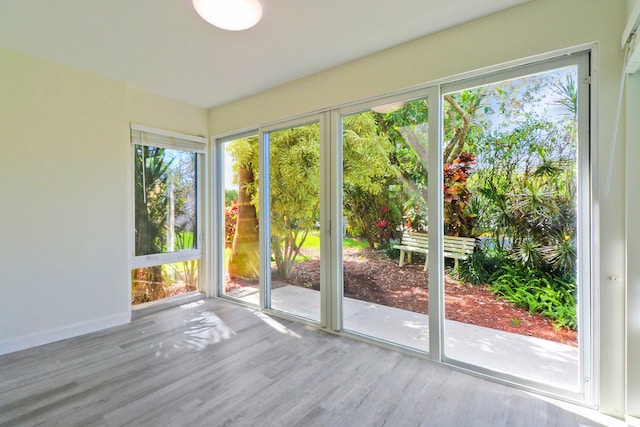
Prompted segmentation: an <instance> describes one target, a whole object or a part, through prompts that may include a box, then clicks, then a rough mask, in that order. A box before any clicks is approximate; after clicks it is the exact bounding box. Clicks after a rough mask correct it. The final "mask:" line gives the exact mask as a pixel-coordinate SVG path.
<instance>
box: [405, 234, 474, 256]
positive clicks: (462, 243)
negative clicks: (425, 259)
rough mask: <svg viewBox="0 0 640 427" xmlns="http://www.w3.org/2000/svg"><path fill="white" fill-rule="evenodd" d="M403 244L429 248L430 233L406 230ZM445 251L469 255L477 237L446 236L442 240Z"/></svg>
mask: <svg viewBox="0 0 640 427" xmlns="http://www.w3.org/2000/svg"><path fill="white" fill-rule="evenodd" d="M401 244H402V245H405V246H412V247H415V248H422V249H429V235H428V234H427V233H418V232H415V231H405V232H404V233H402V242H401ZM442 244H443V246H444V251H445V252H453V253H457V254H466V255H469V254H471V253H473V248H474V247H475V244H476V239H475V238H473V237H456V236H444V241H443V242H442Z"/></svg>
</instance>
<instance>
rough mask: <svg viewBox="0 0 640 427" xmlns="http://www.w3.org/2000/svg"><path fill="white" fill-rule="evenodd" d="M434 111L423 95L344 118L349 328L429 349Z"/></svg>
mask: <svg viewBox="0 0 640 427" xmlns="http://www.w3.org/2000/svg"><path fill="white" fill-rule="evenodd" d="M428 112H429V105H428V100H427V99H417V100H413V101H406V102H397V103H393V104H385V105H380V106H377V107H374V108H373V109H371V110H368V111H364V112H361V113H357V114H352V115H349V116H343V118H342V153H343V164H342V182H343V184H342V201H343V206H342V214H343V218H344V228H343V238H342V242H343V243H342V247H343V252H342V264H343V291H344V299H343V302H342V305H343V325H344V329H346V330H349V331H353V332H356V333H359V334H363V335H368V336H372V337H375V338H377V339H380V340H384V341H390V342H393V343H396V344H399V345H402V346H406V347H410V348H415V349H418V350H423V351H428V349H429V342H428V338H429V334H428V291H429V272H428V271H427V267H426V262H427V256H426V255H427V253H428V250H427V248H428V246H427V239H428V237H427V192H428V186H427V181H428V180H427V178H428V173H427V161H428V156H427V152H428V144H427V136H428V115H429V114H428ZM399 278H401V279H400V280H398V279H399Z"/></svg>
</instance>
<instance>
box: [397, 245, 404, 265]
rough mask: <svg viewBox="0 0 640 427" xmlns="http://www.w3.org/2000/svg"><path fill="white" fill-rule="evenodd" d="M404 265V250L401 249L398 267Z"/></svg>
mask: <svg viewBox="0 0 640 427" xmlns="http://www.w3.org/2000/svg"><path fill="white" fill-rule="evenodd" d="M403 265H404V250H403V249H400V260H399V261H398V267H402V266H403Z"/></svg>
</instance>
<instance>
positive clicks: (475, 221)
mask: <svg viewBox="0 0 640 427" xmlns="http://www.w3.org/2000/svg"><path fill="white" fill-rule="evenodd" d="M577 82H578V67H577V66H569V67H564V68H558V69H551V70H548V71H544V72H539V73H536V74H531V75H527V76H522V77H517V78H513V79H508V80H504V81H500V82H497V83H493V84H486V85H482V86H477V87H470V88H468V89H463V90H458V91H455V92H450V93H446V94H445V95H444V96H443V100H442V102H443V120H444V128H443V146H442V152H443V159H442V161H443V165H444V169H443V176H444V200H443V212H442V215H443V218H444V230H443V246H444V259H443V260H442V263H443V264H444V266H445V275H444V306H445V321H444V338H445V339H444V344H445V349H444V350H445V357H446V358H449V359H454V360H456V361H459V362H462V363H463V364H466V365H474V366H479V367H481V368H482V369H487V370H489V371H494V372H499V373H501V374H503V375H504V376H505V377H506V378H510V377H517V378H520V379H524V380H525V381H531V382H535V383H543V384H546V385H548V386H550V387H553V388H558V389H562V390H569V391H576V392H577V391H579V390H580V387H581V380H580V378H581V373H580V352H579V344H580V343H579V340H578V327H579V326H580V325H579V324H578V308H577V301H578V300H579V299H580V297H581V295H580V293H579V292H578V289H579V287H580V286H579V281H580V280H581V277H580V275H579V274H578V268H577V266H578V255H577V254H578V236H579V230H578V218H579V216H580V213H579V209H578V193H579V191H578V189H579V188H580V186H579V183H578V176H579V175H578V151H579V150H578V146H579V141H578V89H577V88H578V84H577ZM585 142H588V141H585ZM474 240H475V248H473V247H472V248H471V249H469V247H468V246H466V247H465V246H464V245H466V244H471V245H472V246H473V242H474Z"/></svg>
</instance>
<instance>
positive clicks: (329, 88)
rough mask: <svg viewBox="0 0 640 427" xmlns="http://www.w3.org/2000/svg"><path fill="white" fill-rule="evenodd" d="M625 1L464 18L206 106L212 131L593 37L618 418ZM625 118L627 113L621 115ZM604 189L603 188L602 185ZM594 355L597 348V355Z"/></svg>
mask: <svg viewBox="0 0 640 427" xmlns="http://www.w3.org/2000/svg"><path fill="white" fill-rule="evenodd" d="M626 8H627V4H626V2H622V1H611V0H534V1H532V2H529V3H526V4H523V5H521V6H518V7H515V8H512V9H509V10H507V11H504V12H502V13H498V14H495V15H492V16H489V17H486V18H482V19H479V20H476V21H474V22H471V23H467V24H464V25H461V26H459V27H456V28H452V29H449V30H446V31H443V32H440V33H438V34H435V35H432V36H428V37H424V38H421V39H418V40H415V41H413V42H410V43H406V44H404V45H401V46H398V47H395V48H392V49H388V50H385V51H382V52H379V53H377V54H374V55H371V56H369V57H366V58H363V59H360V60H358V61H354V62H351V63H349V64H346V65H343V66H340V67H336V68H333V69H331V70H328V71H326V72H322V73H319V74H316V75H313V76H310V77H308V78H304V79H301V80H298V81H294V82H291V83H289V84H286V85H283V86H281V87H278V88H275V89H273V90H269V91H266V92H264V93H261V94H259V95H256V96H252V97H249V98H246V99H242V100H239V101H237V102H233V103H230V104H227V105H224V106H221V107H218V108H214V109H212V110H211V111H210V115H209V120H210V130H211V132H212V134H214V135H216V134H226V133H229V132H232V131H235V130H240V129H245V128H250V127H255V126H258V125H260V124H263V123H268V122H271V121H277V120H281V119H283V118H286V117H290V116H295V115H300V114H303V113H306V112H310V111H316V110H320V109H325V108H328V107H331V106H336V105H339V104H342V103H346V102H350V101H355V100H358V99H362V98H366V97H370V96H374V95H379V94H382V93H385V92H388V91H396V90H400V89H403V88H407V87H410V86H413V85H417V84H422V83H428V82H434V81H438V80H439V79H443V78H449V77H451V76H455V75H458V74H461V73H467V72H470V71H473V70H478V69H482V68H484V67H489V66H493V65H496V64H501V63H507V62H509V61H514V60H518V59H522V58H527V57H531V56H535V55H539V54H544V53H548V52H553V51H556V50H562V49H566V48H570V47H575V46H580V45H585V44H591V43H597V47H596V49H595V56H594V57H593V62H592V65H593V70H592V75H593V79H594V83H595V85H594V86H593V88H594V89H595V90H594V92H593V95H594V96H593V100H594V101H596V104H594V105H595V108H594V116H593V118H592V119H593V122H592V123H593V130H594V133H593V136H594V139H593V141H592V147H593V153H594V165H593V176H594V180H595V184H596V185H595V188H594V200H593V208H594V214H595V215H594V219H595V222H594V231H595V233H594V235H593V238H594V241H593V247H594V250H595V251H596V252H595V254H596V255H597V256H598V257H597V258H596V259H594V262H593V271H594V273H596V276H595V277H594V290H595V292H594V302H595V310H594V315H595V317H596V320H598V322H599V325H600V329H599V330H596V333H597V334H598V335H597V337H596V343H599V346H597V347H596V351H597V352H599V359H596V360H598V361H599V364H598V368H599V374H600V378H599V384H600V387H599V390H597V392H598V393H597V394H599V396H596V400H598V399H599V402H600V408H601V410H602V411H604V412H606V413H609V414H612V415H615V416H618V417H622V416H623V414H624V390H625V374H624V361H625V354H624V348H625V336H624V322H625V317H624V307H625V287H624V284H623V283H620V282H614V281H611V280H610V277H611V276H620V277H622V276H624V271H625V263H624V257H625V250H624V249H625V245H624V242H625V228H624V209H623V208H622V206H624V200H625V199H624V196H625V180H624V177H625V172H624V166H623V165H624V147H625V141H624V135H622V136H621V137H620V138H619V140H618V148H617V150H616V152H615V156H616V157H615V159H614V162H615V163H614V164H615V165H616V167H615V168H614V170H613V173H612V176H611V182H610V184H611V185H610V186H609V176H608V172H609V160H610V156H611V152H612V135H613V132H614V129H613V124H614V122H615V110H616V104H617V102H616V98H617V93H618V88H619V83H620V73H621V67H622V60H623V56H622V52H621V50H620V35H621V33H622V30H623V28H624V24H625V20H626V19H625V14H626ZM621 125H622V126H624V120H623V121H622V123H621ZM607 188H610V190H609V191H607V190H606V189H607ZM596 357H598V356H596Z"/></svg>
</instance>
